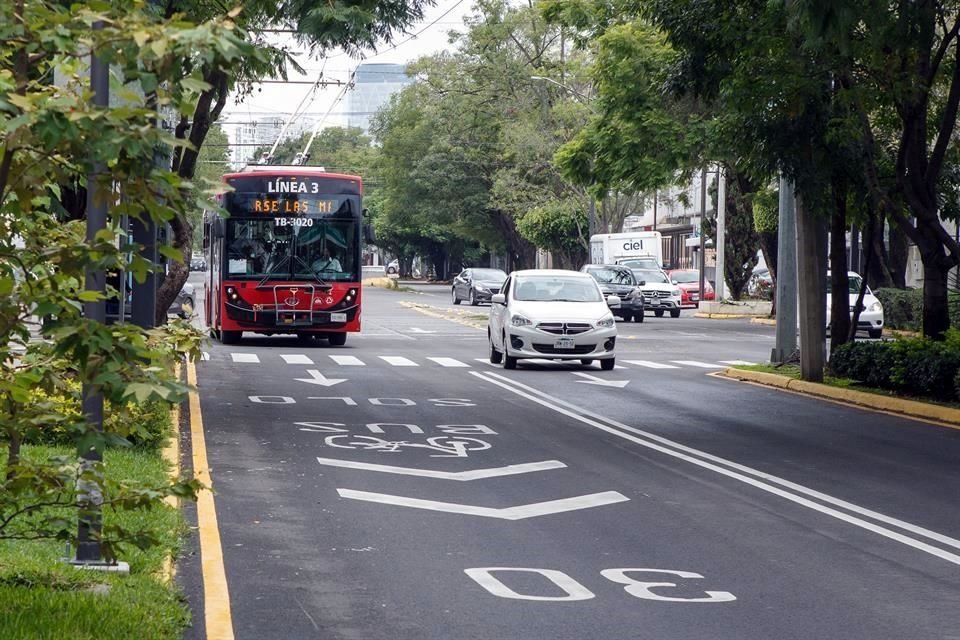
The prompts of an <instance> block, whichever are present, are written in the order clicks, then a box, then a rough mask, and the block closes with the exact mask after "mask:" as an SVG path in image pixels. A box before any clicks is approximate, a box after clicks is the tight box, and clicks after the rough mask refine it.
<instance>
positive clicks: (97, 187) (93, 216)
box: [76, 21, 110, 565]
mask: <svg viewBox="0 0 960 640" xmlns="http://www.w3.org/2000/svg"><path fill="white" fill-rule="evenodd" d="M103 26H104V25H103V22H101V21H98V22H94V23H93V29H94V31H100V30H102V29H103ZM90 88H91V90H92V91H93V105H94V106H95V107H98V108H101V109H106V108H107V107H108V106H109V102H110V98H109V95H110V67H109V65H108V64H107V63H106V62H105V61H103V60H101V59H100V58H99V57H98V56H97V54H96V51H91V52H90ZM106 169H107V165H106V162H104V160H103V159H102V158H100V159H97V160H96V162H95V163H94V166H93V172H92V173H91V174H90V175H89V176H88V178H87V234H86V238H87V242H88V243H90V244H91V245H92V244H93V243H94V242H96V239H97V233H98V232H99V231H101V230H102V229H105V228H106V226H107V198H108V196H109V195H110V192H109V190H108V189H103V188H102V184H101V181H102V180H103V178H104V174H105V173H106ZM84 288H85V289H86V290H87V291H93V292H95V293H97V294H100V295H98V296H97V299H96V300H94V301H91V302H85V303H84V305H83V314H84V317H85V318H86V319H87V320H92V321H94V322H99V323H101V324H102V323H105V322H106V320H107V313H106V303H105V301H104V300H103V293H104V292H105V291H106V277H105V274H104V272H103V269H100V268H93V267H89V266H88V267H87V269H86V273H85V276H84ZM83 414H84V416H85V417H86V419H87V422H88V423H89V425H90V426H91V427H92V428H93V429H94V430H96V431H103V394H102V393H100V392H99V391H97V390H95V389H94V387H93V385H90V384H86V383H85V384H84V385H83ZM79 454H80V456H81V457H82V458H83V470H84V472H85V473H88V474H89V473H90V470H91V469H92V468H93V467H94V466H95V465H96V463H97V462H100V460H101V459H102V458H101V456H100V453H99V452H98V451H97V450H96V449H87V450H86V451H84V450H81V451H79ZM77 485H78V486H77V500H78V502H79V505H80V511H79V513H80V524H79V528H78V530H77V558H76V564H78V565H97V564H103V553H102V549H101V548H100V535H101V533H102V531H103V519H102V515H103V514H102V505H103V494H102V492H101V489H100V486H98V483H97V482H96V481H90V480H87V479H84V480H81V481H80V482H78V483H77Z"/></svg>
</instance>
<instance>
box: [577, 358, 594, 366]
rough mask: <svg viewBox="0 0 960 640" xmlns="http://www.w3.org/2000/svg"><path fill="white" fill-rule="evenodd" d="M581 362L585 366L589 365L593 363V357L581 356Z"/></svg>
mask: <svg viewBox="0 0 960 640" xmlns="http://www.w3.org/2000/svg"><path fill="white" fill-rule="evenodd" d="M580 364H582V365H583V366H585V367H589V366H590V365H592V364H593V360H592V359H591V358H580Z"/></svg>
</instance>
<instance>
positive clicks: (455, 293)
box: [450, 268, 507, 306]
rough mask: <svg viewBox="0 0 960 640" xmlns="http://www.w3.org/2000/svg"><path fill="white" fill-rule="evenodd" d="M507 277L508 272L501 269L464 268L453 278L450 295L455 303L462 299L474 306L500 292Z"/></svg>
mask: <svg viewBox="0 0 960 640" xmlns="http://www.w3.org/2000/svg"><path fill="white" fill-rule="evenodd" d="M506 279H507V274H505V273H504V272H503V271H500V269H479V268H471V269H464V270H463V271H461V272H460V273H459V274H458V275H457V277H456V278H454V279H453V287H451V289H450V297H451V298H452V299H453V304H460V301H461V300H466V301H467V302H469V303H470V304H472V305H474V306H476V305H478V304H480V303H481V302H490V297H491V296H493V294H495V293H500V287H502V286H503V283H504V281H505V280H506Z"/></svg>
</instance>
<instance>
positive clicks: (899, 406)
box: [718, 368, 960, 429]
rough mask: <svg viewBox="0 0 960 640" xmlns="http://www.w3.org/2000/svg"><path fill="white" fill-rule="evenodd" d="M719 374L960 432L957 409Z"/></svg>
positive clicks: (761, 375) (751, 374)
mask: <svg viewBox="0 0 960 640" xmlns="http://www.w3.org/2000/svg"><path fill="white" fill-rule="evenodd" d="M718 374H719V375H721V376H724V377H727V378H731V379H734V380H740V381H741V382H754V383H757V384H762V385H765V386H768V387H776V388H778V389H787V390H789V391H795V392H798V393H803V394H807V395H811V396H816V397H819V398H826V399H828V400H837V401H839V402H845V403H847V404H852V405H856V406H858V407H863V408H866V409H872V410H874V411H886V412H889V413H896V414H899V415H903V416H907V417H909V418H920V419H923V420H932V421H935V422H939V423H943V424H944V425H946V426H949V427H952V428H954V429H957V428H960V409H952V408H950V407H942V406H940V405H935V404H929V403H926V402H919V401H917V400H907V399H904V398H894V397H890V396H881V395H877V394H874V393H867V392H865V391H854V390H853V389H838V388H837V387H831V386H830V385H826V384H819V383H817V382H807V381H806V380H797V379H796V378H790V377H788V376H781V375H777V374H775V373H767V372H766V371H747V370H744V369H734V368H728V369H724V370H723V371H720V372H718Z"/></svg>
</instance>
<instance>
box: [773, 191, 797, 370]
mask: <svg viewBox="0 0 960 640" xmlns="http://www.w3.org/2000/svg"><path fill="white" fill-rule="evenodd" d="M779 218H780V221H779V229H778V231H777V292H776V296H777V332H776V342H775V343H774V347H773V351H772V353H771V354H770V362H773V363H780V362H786V361H787V360H788V359H789V358H790V356H791V355H793V353H794V351H796V350H797V210H796V199H795V197H794V194H793V182H792V181H790V180H789V179H787V178H785V177H784V176H780V215H779Z"/></svg>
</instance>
